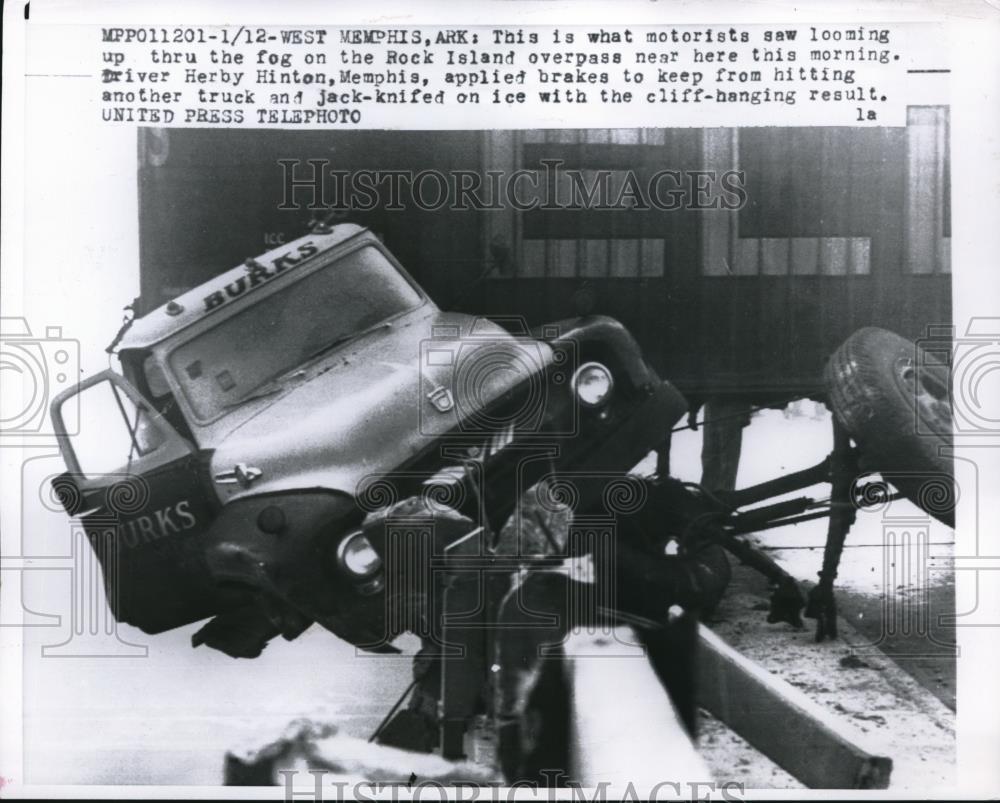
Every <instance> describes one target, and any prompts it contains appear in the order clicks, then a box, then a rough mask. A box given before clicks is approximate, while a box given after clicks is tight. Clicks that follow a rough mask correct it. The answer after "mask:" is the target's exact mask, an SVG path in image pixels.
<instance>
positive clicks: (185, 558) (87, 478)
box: [52, 371, 220, 633]
mask: <svg viewBox="0 0 1000 803" xmlns="http://www.w3.org/2000/svg"><path fill="white" fill-rule="evenodd" d="M52 417H53V423H54V425H55V431H56V434H57V437H58V439H59V445H60V449H61V450H62V454H63V458H64V460H65V461H66V466H67V468H68V471H67V473H66V474H63V475H61V476H60V477H59V478H57V480H56V481H55V482H56V484H57V487H56V492H57V495H58V496H59V497H60V499H62V500H63V504H64V506H65V507H66V510H67V512H68V513H69V514H70V515H71V516H77V517H79V518H80V521H81V523H82V524H83V527H84V529H85V531H86V533H87V537H88V540H89V541H90V544H91V546H92V547H93V549H94V551H95V552H96V554H97V556H98V559H99V560H100V562H101V566H102V569H103V573H104V588H105V592H106V594H107V598H108V604H109V605H110V607H111V611H112V613H113V614H114V615H115V618H116V619H117V620H118V621H121V622H127V623H129V624H132V625H135V626H136V627H139V628H141V629H142V630H144V631H146V632H148V633H158V632H162V631H163V630H169V629H171V628H174V627H179V626H180V625H183V624H187V623H189V622H194V621H197V620H199V619H203V618H205V617H207V616H210V615H212V614H213V613H215V612H216V609H217V608H218V607H219V605H220V600H219V598H218V593H219V592H218V590H217V589H216V588H215V585H214V583H213V582H212V580H211V576H210V574H209V572H208V567H207V565H206V563H205V560H204V556H203V554H202V551H201V549H200V537H199V536H201V534H202V533H203V532H204V530H205V528H206V527H207V526H208V525H209V523H210V522H211V520H212V518H214V515H215V512H216V509H217V505H216V503H215V501H214V498H212V497H211V495H210V494H209V493H207V485H206V484H205V483H203V481H202V477H201V466H200V461H199V459H198V455H197V451H196V449H195V447H194V445H193V444H192V443H190V442H189V441H188V440H186V439H184V438H183V437H181V435H180V434H179V433H178V432H177V431H176V430H175V429H174V428H173V427H172V426H171V425H170V423H169V422H168V421H167V420H166V419H165V418H164V417H163V416H162V415H160V414H159V413H158V412H157V411H156V410H155V409H153V408H152V406H151V405H150V404H149V403H148V402H147V401H146V400H145V399H144V398H143V397H142V396H141V394H139V392H138V391H136V390H135V388H133V387H132V386H131V385H130V384H129V383H128V382H127V381H125V379H123V378H122V377H121V376H119V375H118V374H116V373H114V372H113V371H104V372H103V373H100V374H97V375H96V376H93V377H90V378H89V379H87V380H85V381H83V382H81V383H80V384H79V385H77V386H76V387H74V388H72V389H70V390H68V391H66V392H64V393H62V394H60V395H59V396H58V397H56V399H55V400H54V401H53V403H52Z"/></svg>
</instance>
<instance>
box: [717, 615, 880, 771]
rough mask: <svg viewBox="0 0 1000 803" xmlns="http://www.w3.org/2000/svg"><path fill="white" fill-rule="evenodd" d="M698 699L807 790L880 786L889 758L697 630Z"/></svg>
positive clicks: (796, 691)
mask: <svg viewBox="0 0 1000 803" xmlns="http://www.w3.org/2000/svg"><path fill="white" fill-rule="evenodd" d="M699 636H700V638H699V641H700V644H699V656H698V663H699V668H698V698H699V699H698V701H699V703H700V704H701V706H702V707H703V708H705V709H706V710H707V711H709V712H710V713H711V714H713V715H714V716H715V717H716V718H718V719H720V720H721V721H722V722H724V723H725V724H726V725H728V726H729V727H730V728H732V729H733V730H734V731H736V733H738V734H739V735H740V736H742V737H743V738H744V739H746V740H747V741H748V742H749V743H750V744H751V745H753V746H754V747H755V748H757V749H758V750H759V751H760V752H762V753H763V754H764V755H766V756H767V757H768V758H770V759H771V760H772V761H773V762H774V763H775V764H778V765H779V766H780V767H782V768H783V769H784V770H786V771H787V772H788V773H790V774H791V775H793V776H795V777H796V778H797V779H798V780H800V781H801V782H802V783H804V784H805V785H806V786H809V787H811V788H813V789H885V788H887V787H888V786H889V776H890V775H891V773H892V759H890V758H887V757H885V756H879V755H875V754H874V753H872V752H870V751H868V750H866V749H865V747H864V745H863V744H862V741H863V739H862V737H861V736H860V735H859V734H858V733H857V732H856V731H854V730H852V729H850V728H849V727H848V726H846V725H845V724H844V723H843V722H841V721H840V720H839V719H837V718H836V717H834V716H832V715H831V714H830V713H829V712H828V711H827V710H826V709H824V708H823V707H821V706H820V705H819V704H818V703H816V702H814V701H813V700H811V699H810V698H809V697H807V696H806V695H805V694H804V693H803V692H802V691H800V690H799V689H797V688H795V687H794V686H792V685H790V684H789V683H787V682H786V681H784V680H782V679H781V678H778V677H777V676H775V675H773V674H771V673H770V672H768V671H767V670H766V669H764V668H763V667H762V666H760V665H759V664H756V663H754V662H753V661H751V660H750V659H748V658H746V657H745V656H743V655H741V654H740V653H738V652H737V651H736V650H734V649H733V648H732V647H730V646H729V645H728V644H726V643H725V642H724V641H723V640H722V639H721V638H719V637H718V636H717V635H716V634H715V633H713V632H712V631H711V630H709V629H708V628H706V627H705V626H704V625H702V626H701V627H700V628H699Z"/></svg>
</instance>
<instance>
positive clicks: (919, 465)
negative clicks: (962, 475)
mask: <svg viewBox="0 0 1000 803" xmlns="http://www.w3.org/2000/svg"><path fill="white" fill-rule="evenodd" d="M825 381H826V386H827V392H828V398H829V402H830V407H831V409H832V410H833V414H834V416H836V419H837V421H839V422H840V424H841V425H842V426H843V427H844V429H846V430H847V432H848V434H849V435H850V436H851V438H852V439H853V440H854V442H855V443H856V444H857V446H858V448H859V449H860V452H861V466H862V468H864V469H866V470H870V471H877V472H879V473H880V474H882V477H883V478H884V479H885V480H887V481H888V482H890V483H892V484H893V485H894V486H895V487H896V488H897V489H898V490H899V492H900V493H902V494H903V496H905V497H906V498H907V499H909V500H910V501H911V502H913V503H914V504H915V505H917V506H918V507H920V508H921V509H922V510H924V511H925V512H926V513H928V514H930V515H931V516H934V517H935V518H936V519H938V520H939V521H941V522H943V523H944V524H947V525H948V526H949V527H954V526H955V502H956V498H957V497H956V488H955V479H954V468H953V464H952V458H951V455H950V449H942V447H950V446H951V443H952V417H951V396H950V391H949V388H950V377H949V371H948V366H946V365H944V364H943V363H941V362H939V361H937V360H935V359H934V358H933V357H931V356H930V355H928V354H927V353H926V352H925V351H923V350H922V349H920V348H919V347H918V346H917V345H916V344H915V343H913V342H912V341H910V340H907V339H906V338H903V337H900V336H899V335H897V334H894V333H892V332H888V331H886V330H885V329H878V328H876V327H865V328H863V329H859V330H858V331H857V332H855V333H854V334H853V335H851V336H850V337H849V338H847V340H846V341H844V343H843V345H841V346H840V348H838V349H837V350H836V351H835V352H834V353H833V356H831V357H830V360H829V362H828V363H827V365H826V372H825ZM942 451H943V452H944V454H942Z"/></svg>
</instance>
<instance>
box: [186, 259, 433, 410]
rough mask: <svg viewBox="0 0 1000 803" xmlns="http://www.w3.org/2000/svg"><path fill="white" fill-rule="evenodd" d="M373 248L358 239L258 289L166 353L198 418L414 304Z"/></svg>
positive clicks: (265, 388)
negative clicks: (304, 271)
mask: <svg viewBox="0 0 1000 803" xmlns="http://www.w3.org/2000/svg"><path fill="white" fill-rule="evenodd" d="M421 300H422V299H421V297H420V295H419V293H418V292H417V290H416V289H415V288H414V287H413V286H412V285H411V284H410V283H409V282H408V281H407V280H406V278H405V277H404V276H403V275H402V274H400V273H399V271H398V270H396V268H395V266H393V265H392V263H391V262H389V261H388V260H387V259H386V258H385V256H384V255H383V254H382V252H381V251H379V250H378V249H377V248H375V247H373V246H365V247H363V248H360V249H358V250H357V251H353V252H351V253H349V254H346V255H345V256H343V257H340V258H339V259H337V260H336V261H334V262H332V263H330V264H329V265H327V266H326V267H324V268H321V269H319V270H317V271H314V272H312V273H310V274H308V275H305V276H303V277H302V278H301V279H299V280H298V281H296V282H293V283H290V284H289V285H288V286H286V287H284V288H282V289H281V290H279V291H277V292H274V293H272V294H270V295H266V296H261V298H260V300H259V301H258V303H256V304H252V305H250V306H248V307H246V308H245V309H243V310H241V311H240V312H238V313H236V314H235V315H233V316H232V317H230V318H226V319H224V320H222V321H220V323H219V325H218V326H216V327H215V328H213V329H209V330H208V331H206V332H204V333H203V334H201V335H199V336H198V337H196V338H194V339H192V340H190V341H188V342H187V343H184V344H183V345H181V346H179V347H178V348H176V349H174V351H173V352H172V353H171V354H170V358H169V362H170V368H171V370H172V372H173V373H174V375H175V376H176V377H177V379H178V381H179V383H180V385H181V387H182V388H183V389H184V394H185V396H186V397H187V399H188V401H189V402H190V403H191V406H192V408H193V409H194V412H195V415H196V416H197V417H198V418H199V420H202V421H207V420H211V419H214V418H215V417H217V416H218V415H219V414H220V413H221V412H222V411H223V410H225V409H227V408H230V407H233V406H235V405H239V404H241V403H244V402H247V401H250V400H251V399H254V398H258V397H259V396H263V395H268V394H270V393H273V392H276V391H277V390H278V389H280V378H281V377H282V376H283V375H285V374H288V373H289V372H290V371H292V369H294V368H296V367H298V366H300V365H302V364H303V363H305V362H307V361H308V360H310V359H311V358H313V357H315V356H317V355H319V354H321V353H322V352H324V351H326V350H328V349H331V348H333V347H335V346H336V345H338V344H341V343H344V342H345V341H347V340H349V339H351V338H352V337H354V336H356V335H358V334H361V333H362V332H365V331H367V330H369V329H371V328H372V327H373V326H377V325H378V324H379V323H381V322H383V321H385V320H387V319H389V318H392V317H394V316H396V315H398V314H400V313H402V312H405V311H406V310H409V309H412V308H414V307H416V306H418V305H419V304H420V303H421Z"/></svg>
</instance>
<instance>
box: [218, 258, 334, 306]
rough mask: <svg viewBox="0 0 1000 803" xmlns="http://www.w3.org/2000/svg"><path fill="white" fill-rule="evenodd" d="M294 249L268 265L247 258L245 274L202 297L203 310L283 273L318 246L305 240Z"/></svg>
mask: <svg viewBox="0 0 1000 803" xmlns="http://www.w3.org/2000/svg"><path fill="white" fill-rule="evenodd" d="M296 251H297V252H298V256H293V255H292V253H291V252H289V253H287V254H282V255H281V256H279V257H277V258H276V259H273V260H271V266H270V267H268V266H267V265H265V264H264V263H263V262H258V261H257V260H255V259H248V260H247V262H246V276H240V277H239V278H238V279H237V280H236V281H235V282H230V283H229V284H227V285H226V286H225V287H224V288H223V289H222V290H216V291H215V292H214V293H209V294H208V295H207V296H205V298H204V299H203V300H204V302H205V312H208V311H210V310H213V309H215V308H216V307H221V306H222V305H223V304H225V303H226V301H228V300H229V299H230V298H238V297H239V296H241V295H243V293H245V292H246V291H247V290H248V289H252V288H254V287H257V286H258V285H261V284H263V283H264V282H266V281H269V280H270V279H273V278H274V277H275V276H278V275H279V274H281V273H283V272H284V271H285V270H287V269H288V268H290V267H292V266H294V265H298V264H299V263H300V262H301V261H302V260H304V259H308V258H309V257H311V256H313V255H314V254H317V253H319V248H318V247H317V246H316V245H315V244H314V243H312V242H306V243H303V244H302V245H300V246H299V247H298V248H297V249H296Z"/></svg>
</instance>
